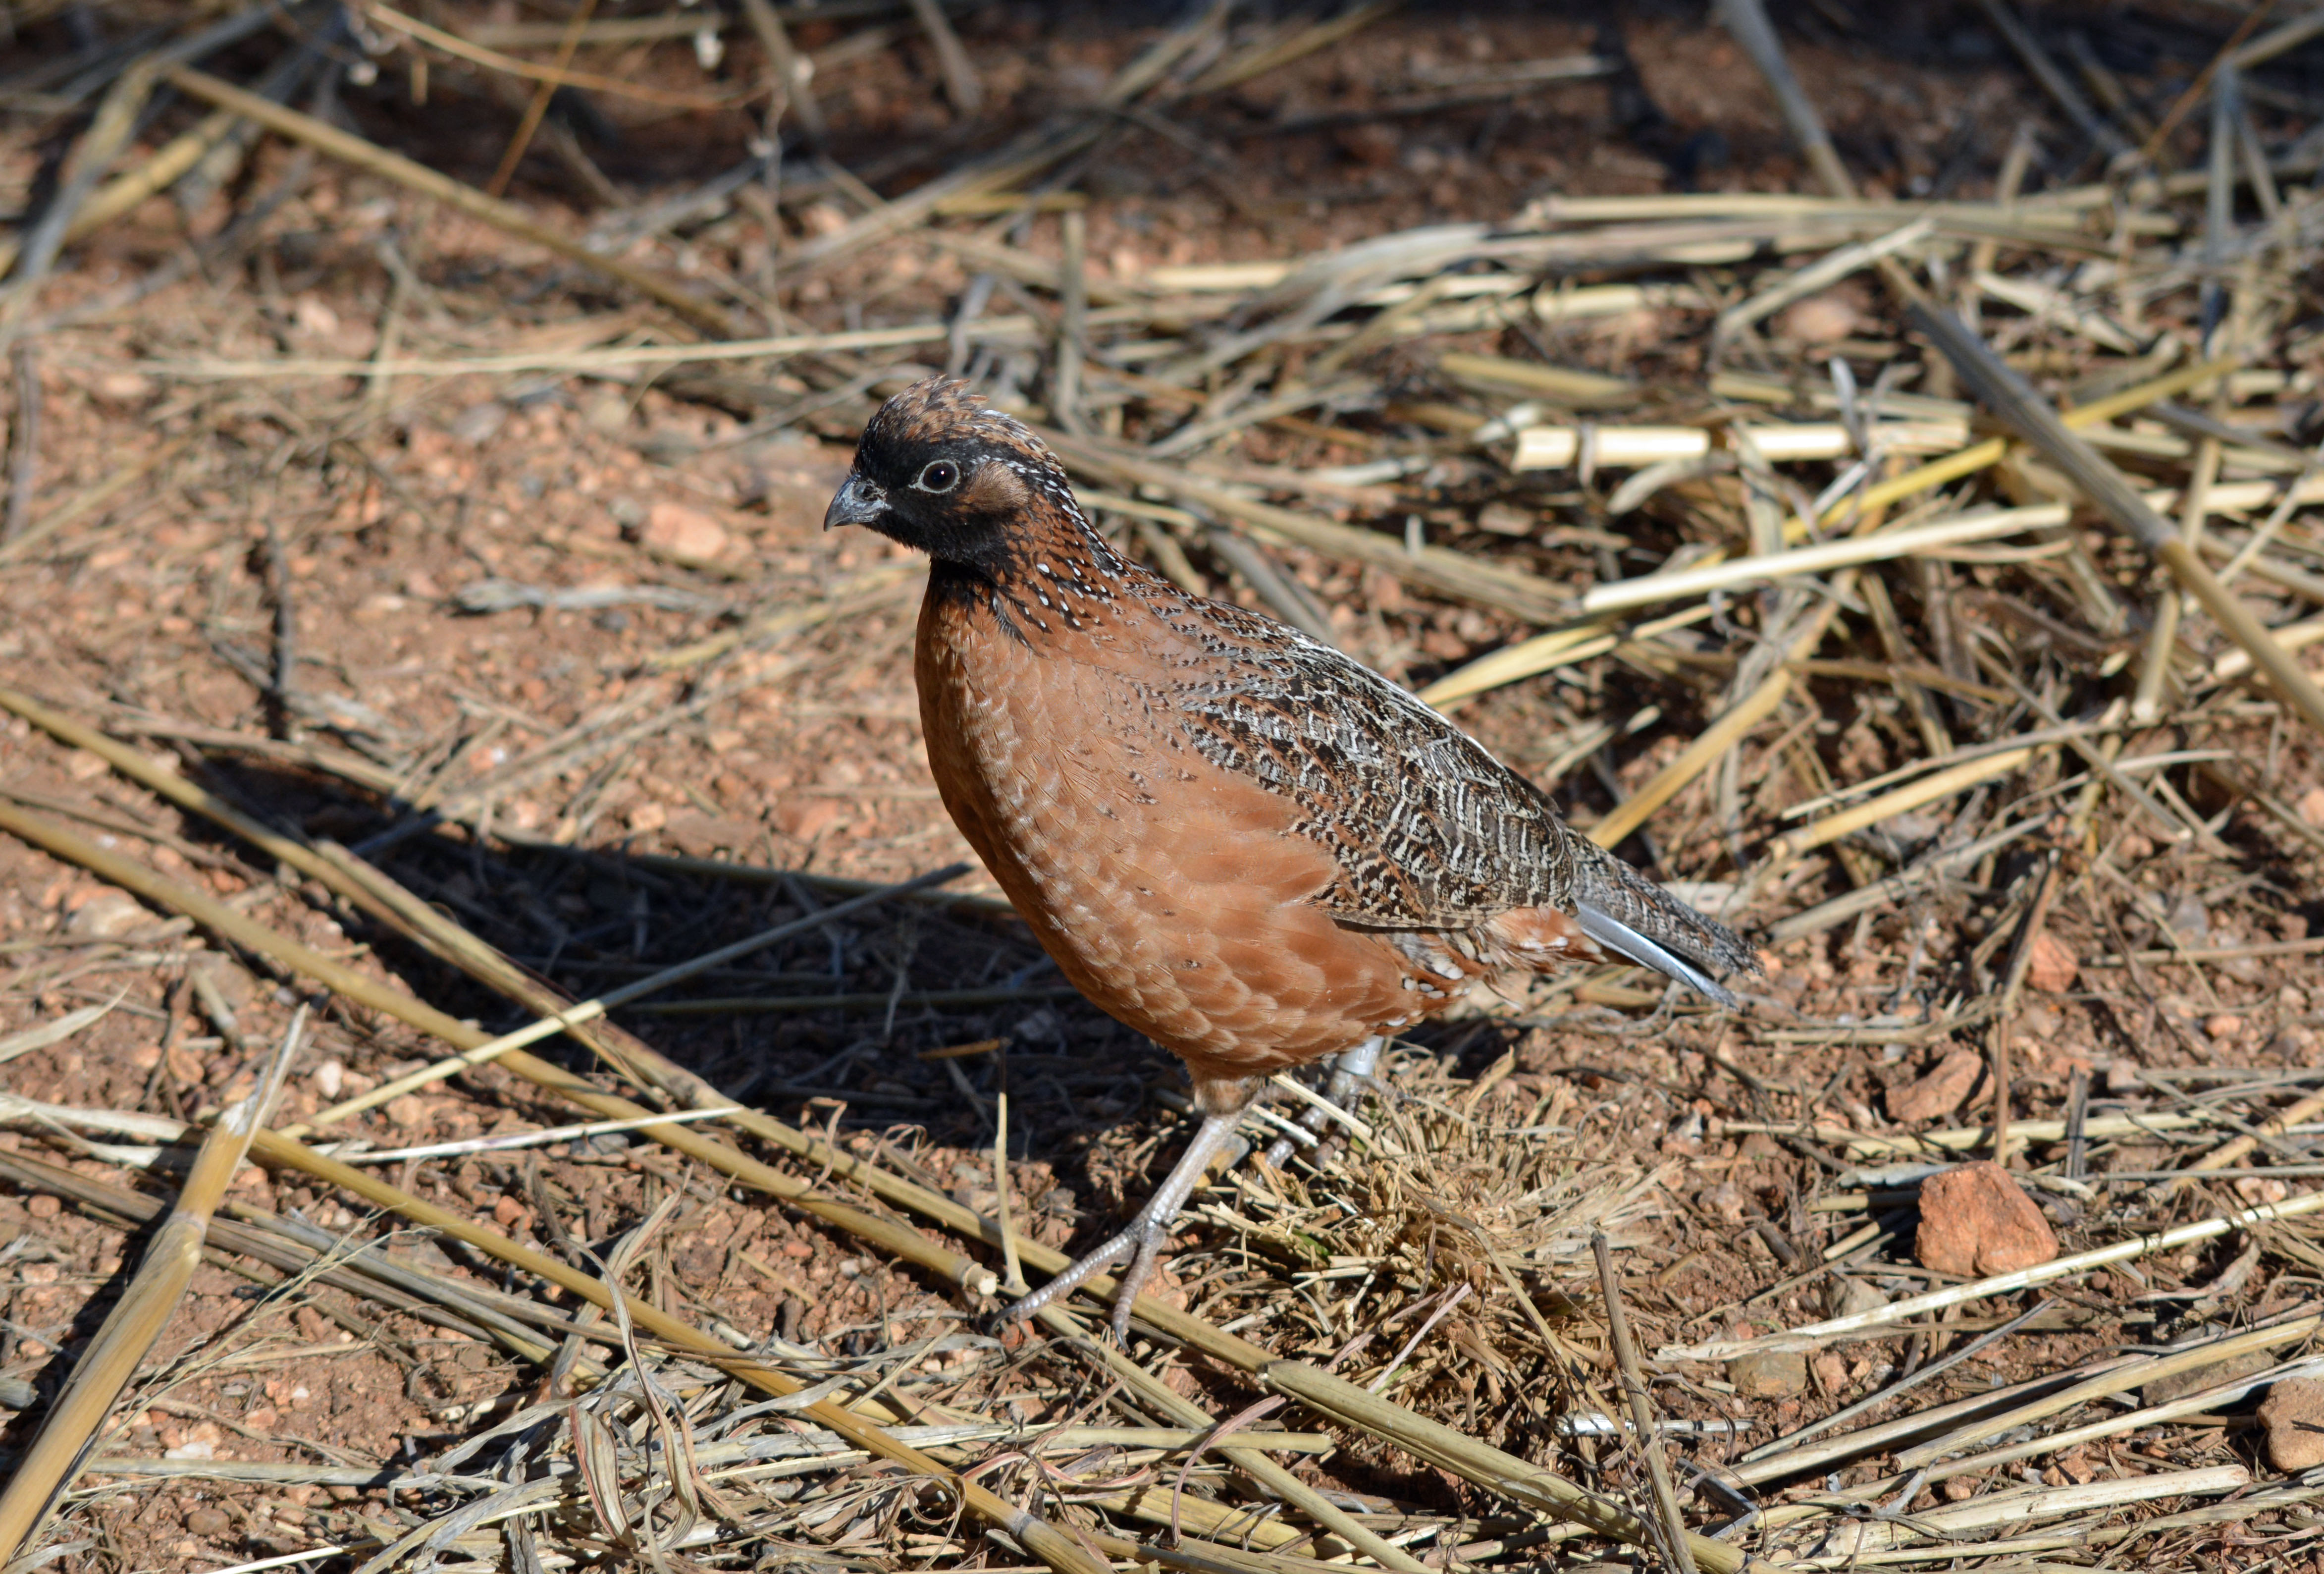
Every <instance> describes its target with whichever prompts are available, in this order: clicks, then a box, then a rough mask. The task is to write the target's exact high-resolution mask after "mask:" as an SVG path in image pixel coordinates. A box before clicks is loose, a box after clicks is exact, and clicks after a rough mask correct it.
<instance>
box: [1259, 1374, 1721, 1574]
mask: <svg viewBox="0 0 2324 1574" xmlns="http://www.w3.org/2000/svg"><path fill="white" fill-rule="evenodd" d="M1259 1375H1260V1377H1261V1378H1262V1379H1264V1380H1265V1381H1266V1383H1267V1384H1268V1386H1269V1387H1271V1388H1273V1389H1275V1390H1276V1391H1277V1393H1286V1394H1289V1395H1290V1396H1291V1397H1292V1398H1294V1399H1296V1400H1298V1401H1299V1402H1300V1403H1302V1404H1305V1405H1306V1406H1307V1407H1308V1408H1309V1409H1311V1410H1314V1411H1316V1412H1320V1413H1322V1414H1324V1415H1328V1416H1332V1417H1333V1418H1334V1419H1336V1420H1338V1421H1341V1422H1342V1423H1344V1424H1346V1425H1348V1426H1353V1427H1360V1428H1361V1429H1363V1430H1365V1431H1368V1432H1370V1433H1371V1434H1372V1435H1373V1436H1375V1437H1380V1438H1386V1439H1387V1440H1389V1441H1390V1442H1392V1443H1394V1444H1396V1445H1397V1447H1398V1448H1400V1449H1404V1450H1405V1451H1406V1452H1407V1453H1410V1454H1413V1455H1416V1456H1417V1457H1418V1458H1423V1459H1425V1460H1427V1461H1428V1462H1429V1463H1430V1464H1433V1465H1436V1466H1439V1467H1441V1468H1443V1469H1446V1470H1450V1471H1452V1473H1453V1474H1454V1475H1456V1476H1460V1477H1462V1478H1463V1479H1465V1480H1469V1481H1473V1482H1475V1483H1476V1484H1477V1485H1479V1486H1483V1487H1485V1488H1487V1489H1488V1490H1489V1491H1493V1492H1498V1493H1500V1494H1502V1495H1505V1496H1508V1497H1513V1498H1516V1499H1517V1501H1518V1502H1520V1503H1524V1504H1526V1505H1530V1506H1532V1507H1534V1508H1537V1509H1539V1510H1541V1511H1542V1512H1543V1513H1545V1514H1553V1515H1554V1516H1556V1517H1557V1518H1559V1519H1562V1520H1566V1521H1568V1522H1570V1523H1574V1524H1580V1525H1585V1526H1587V1527H1588V1528H1590V1529H1591V1530H1593V1531H1596V1532H1598V1533H1599V1534H1600V1535H1604V1536H1610V1537H1612V1538H1613V1539H1614V1540H1616V1541H1619V1542H1628V1543H1629V1544H1630V1545H1632V1546H1634V1547H1650V1546H1652V1545H1654V1544H1655V1537H1654V1533H1653V1532H1652V1531H1651V1530H1650V1529H1649V1528H1648V1527H1647V1526H1646V1523H1644V1522H1643V1521H1641V1520H1640V1519H1639V1518H1638V1517H1637V1515H1636V1514H1631V1513H1630V1512H1629V1511H1628V1510H1627V1509H1624V1508H1620V1507H1618V1506H1617V1505H1614V1504H1610V1503H1608V1502H1606V1501H1605V1500H1604V1499H1603V1498H1600V1497H1596V1496H1593V1495H1591V1494H1590V1493H1587V1492H1585V1491H1583V1490H1582V1488H1581V1487H1578V1486H1574V1485H1573V1484H1572V1482H1570V1481H1567V1480H1565V1479H1564V1478H1563V1477H1558V1476H1553V1475H1551V1474H1550V1473H1549V1472H1547V1471H1545V1470H1543V1469H1541V1468H1538V1467H1536V1466H1534V1465H1531V1464H1528V1463H1526V1461H1525V1460H1523V1459H1520V1458H1517V1456H1515V1455H1514V1454H1508V1453H1504V1452H1503V1451H1501V1450H1500V1449H1496V1448H1494V1447H1493V1446H1492V1445H1490V1444H1489V1443H1484V1442H1480V1441H1479V1440H1477V1439H1475V1438H1471V1437H1470V1436H1468V1435H1467V1434H1465V1433H1462V1432H1458V1431H1455V1430H1452V1428H1451V1427H1448V1426H1444V1425H1443V1424H1441V1423H1440V1422H1437V1421H1429V1420H1427V1419H1426V1418H1425V1417H1423V1416H1418V1415H1415V1414H1414V1413H1413V1412H1410V1411H1408V1410H1406V1409H1403V1408H1402V1407H1401V1406H1398V1405H1395V1404H1391V1403H1388V1401H1387V1400H1384V1399H1381V1398H1380V1397H1379V1396H1378V1395H1377V1394H1373V1393H1366V1392H1365V1391H1364V1390H1363V1389H1361V1388H1359V1387H1357V1386H1356V1385H1355V1384H1352V1383H1351V1382H1349V1381H1348V1380H1347V1379H1346V1378H1344V1377H1335V1376H1333V1375H1332V1374H1330V1373H1328V1372H1325V1371H1323V1370H1321V1369H1320V1368H1318V1367H1315V1366H1310V1365H1309V1364H1307V1363H1306V1362H1305V1361H1269V1362H1268V1364H1267V1366H1265V1367H1264V1368H1262V1369H1261V1371H1260V1373H1259ZM1685 1544H1686V1546H1687V1548H1688V1549H1689V1551H1692V1553H1693V1555H1694V1562H1695V1567H1696V1568H1697V1569H1706V1570H1708V1571H1709V1574H1739V1570H1741V1569H1743V1568H1744V1566H1745V1563H1746V1560H1745V1558H1744V1556H1743V1554H1742V1553H1741V1552H1740V1551H1737V1550H1736V1549H1735V1548H1733V1547H1730V1546H1728V1545H1727V1544H1726V1543H1725V1542H1714V1541H1712V1540H1711V1538H1710V1537H1708V1536H1702V1535H1697V1534H1695V1533H1694V1532H1692V1531H1690V1532H1685Z"/></svg>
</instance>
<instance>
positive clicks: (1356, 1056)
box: [1267, 1039, 1388, 1170]
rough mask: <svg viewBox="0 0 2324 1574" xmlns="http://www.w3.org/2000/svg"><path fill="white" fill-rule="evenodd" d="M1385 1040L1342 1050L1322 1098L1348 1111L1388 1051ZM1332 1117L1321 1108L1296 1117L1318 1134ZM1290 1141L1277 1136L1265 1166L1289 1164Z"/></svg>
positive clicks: (1271, 1145)
mask: <svg viewBox="0 0 2324 1574" xmlns="http://www.w3.org/2000/svg"><path fill="white" fill-rule="evenodd" d="M1387 1043H1388V1041H1387V1040H1385V1039H1366V1040H1365V1041H1364V1042H1362V1043H1360V1044H1358V1045H1357V1046H1356V1047H1355V1048H1354V1049H1351V1050H1342V1051H1340V1052H1339V1054H1338V1055H1336V1056H1335V1057H1333V1060H1332V1074H1331V1076H1330V1077H1329V1078H1327V1079H1325V1080H1324V1083H1323V1097H1325V1098H1326V1099H1328V1100H1330V1101H1331V1103H1332V1104H1333V1106H1334V1107H1336V1108H1339V1109H1347V1108H1350V1107H1351V1106H1353V1105H1354V1103H1355V1099H1356V1097H1357V1095H1359V1094H1360V1093H1361V1092H1362V1091H1363V1086H1364V1083H1365V1081H1366V1080H1367V1079H1369V1078H1370V1076H1371V1074H1372V1071H1373V1069H1374V1068H1375V1067H1377V1066H1378V1065H1379V1058H1380V1051H1381V1050H1382V1049H1384V1048H1386V1047H1387ZM1331 1119H1332V1114H1331V1111H1330V1110H1327V1109H1325V1108H1323V1106H1321V1105H1313V1104H1311V1105H1309V1106H1307V1108H1306V1110H1305V1112H1304V1113H1303V1114H1301V1116H1299V1124H1300V1125H1302V1126H1304V1127H1305V1128H1306V1129H1307V1130H1308V1131H1311V1132H1317V1133H1320V1132H1322V1131H1323V1127H1324V1126H1325V1125H1328V1124H1330V1122H1331ZM1291 1153H1292V1139H1291V1138H1289V1137H1288V1136H1280V1137H1277V1138H1276V1139H1275V1141H1274V1142H1273V1143H1269V1144H1268V1150H1267V1162H1268V1168H1270V1169H1275V1170H1280V1169H1282V1168H1283V1166H1284V1165H1285V1164H1286V1163H1288V1162H1290V1161H1291Z"/></svg>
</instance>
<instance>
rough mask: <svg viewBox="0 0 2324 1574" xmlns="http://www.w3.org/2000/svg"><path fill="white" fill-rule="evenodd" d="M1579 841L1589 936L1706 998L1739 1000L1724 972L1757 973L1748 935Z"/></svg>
mask: <svg viewBox="0 0 2324 1574" xmlns="http://www.w3.org/2000/svg"><path fill="white" fill-rule="evenodd" d="M1573 841H1574V893H1573V894H1574V911H1575V912H1576V913H1577V914H1578V915H1579V917H1580V919H1581V922H1582V931H1583V932H1584V933H1586V934H1587V935H1589V937H1590V938H1591V940H1595V941H1597V942H1598V943H1599V944H1600V946H1602V947H1604V948H1605V949H1608V950H1609V951H1613V952H1616V953H1618V955H1621V956H1624V957H1628V958H1629V959H1630V960H1631V961H1634V962H1636V963H1637V964H1638V965H1639V966H1641V967H1646V968H1655V970H1656V971H1658V972H1662V973H1667V974H1668V975H1670V977H1674V978H1675V979H1677V980H1678V981H1679V982H1681V983H1682V984H1684V985H1686V986H1688V987H1689V988H1691V989H1692V990H1694V991H1695V992H1696V993H1697V994H1699V995H1702V997H1703V998H1704V999H1706V1000H1711V1001H1715V1002H1717V1003H1718V1004H1719V1005H1724V1006H1727V1007H1729V1009H1732V1008H1734V1007H1735V1006H1736V1005H1738V1001H1737V1000H1736V998H1735V995H1734V994H1733V993H1732V992H1731V991H1729V989H1728V988H1727V987H1726V986H1724V985H1722V984H1721V983H1720V982H1719V978H1720V975H1721V974H1730V973H1757V972H1758V971H1759V958H1757V956H1756V955H1754V954H1753V952H1752V949H1751V948H1750V947H1749V946H1748V945H1747V944H1745V943H1744V940H1743V937H1742V936H1740V935H1738V934H1737V933H1736V932H1735V931H1733V930H1731V929H1729V928H1728V927H1727V926H1726V925H1725V924H1723V923H1720V921H1718V920H1717V919H1714V918H1707V917H1705V916H1704V915H1703V914H1701V913H1700V912H1696V911H1695V910H1694V909H1693V908H1692V907H1689V906H1688V905H1687V904H1686V903H1683V902H1681V901H1680V900H1679V899H1678V898H1677V897H1675V896H1673V895H1672V894H1671V893H1669V892H1667V891H1665V890H1664V889H1663V888H1662V887H1661V886H1659V885H1657V884H1655V883H1654V882H1653V881H1651V880H1649V879H1647V878H1646V876H1645V875H1641V874H1639V873H1638V872H1637V870H1636V869H1633V868H1631V867H1630V866H1629V865H1628V864H1626V863H1624V862H1622V860H1621V859H1619V858H1618V857H1616V856H1614V855H1613V854H1611V853H1609V852H1607V851H1606V850H1605V849H1604V848H1603V847H1600V846H1598V844H1597V843H1595V842H1593V841H1591V840H1589V839H1588V838H1583V837H1576V838H1573Z"/></svg>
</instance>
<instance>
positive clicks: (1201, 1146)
mask: <svg viewBox="0 0 2324 1574" xmlns="http://www.w3.org/2000/svg"><path fill="white" fill-rule="evenodd" d="M1241 1118H1242V1111H1240V1109H1238V1110H1234V1111H1231V1112H1228V1113H1223V1114H1218V1115H1206V1116H1203V1124H1202V1125H1200V1126H1198V1127H1196V1128H1195V1131H1194V1140H1193V1141H1192V1142H1190V1143H1187V1144H1186V1151H1185V1153H1184V1154H1182V1155H1181V1156H1180V1158H1179V1160H1178V1162H1177V1164H1176V1167H1175V1168H1173V1169H1172V1170H1171V1171H1170V1173H1169V1176H1168V1177H1167V1179H1166V1180H1163V1182H1162V1184H1161V1185H1160V1186H1159V1187H1158V1188H1157V1189H1156V1190H1155V1193H1154V1196H1153V1197H1152V1199H1149V1200H1148V1202H1147V1204H1146V1206H1145V1207H1144V1208H1139V1210H1138V1217H1137V1218H1133V1219H1131V1220H1130V1223H1129V1225H1128V1226H1127V1227H1125V1228H1124V1229H1123V1230H1122V1231H1121V1233H1120V1234H1119V1235H1117V1236H1113V1237H1112V1238H1111V1239H1110V1240H1108V1241H1107V1242H1106V1243H1105V1244H1104V1245H1102V1246H1099V1247H1098V1248H1097V1249H1096V1250H1095V1251H1093V1252H1090V1253H1089V1254H1087V1255H1084V1256H1083V1257H1081V1258H1079V1259H1078V1260H1076V1261H1075V1262H1074V1264H1072V1266H1070V1267H1068V1268H1067V1269H1065V1272H1064V1273H1060V1274H1058V1275H1057V1276H1056V1278H1054V1279H1052V1280H1050V1281H1049V1282H1047V1284H1044V1285H1042V1286H1041V1287H1040V1288H1039V1289H1038V1290H1036V1291H1034V1292H1032V1293H1030V1294H1029V1295H1023V1296H1019V1298H1018V1299H1017V1300H1016V1301H1013V1302H1011V1303H1010V1305H1009V1306H1008V1307H1007V1308H1006V1309H1004V1310H1002V1311H1001V1317H1000V1321H1001V1324H1002V1325H1004V1326H1006V1325H1007V1324H1010V1323H1016V1322H1024V1321H1027V1320H1028V1319H1031V1318H1032V1316H1033V1315H1034V1314H1035V1313H1036V1312H1037V1311H1039V1310H1041V1309H1042V1308H1044V1307H1046V1306H1047V1305H1048V1304H1049V1303H1050V1302H1052V1301H1056V1300H1059V1299H1060V1298H1062V1297H1064V1296H1066V1295H1069V1294H1071V1293H1072V1292H1074V1290H1076V1289H1078V1288H1079V1287H1080V1286H1081V1285H1083V1284H1084V1283H1086V1282H1088V1281H1089V1280H1090V1279H1092V1278H1093V1277H1094V1276H1095V1275H1096V1274H1097V1273H1099V1272H1101V1271H1102V1270H1103V1269H1106V1268H1110V1267H1111V1266H1112V1265H1113V1264H1116V1263H1119V1262H1120V1261H1121V1259H1122V1258H1123V1257H1125V1256H1127V1257H1129V1258H1130V1266H1129V1268H1128V1269H1127V1270H1126V1271H1125V1272H1124V1273H1122V1275H1121V1280H1120V1283H1119V1284H1117V1285H1116V1286H1115V1288H1114V1295H1113V1332H1114V1337H1115V1338H1119V1339H1120V1341H1121V1342H1122V1343H1123V1344H1124V1345H1125V1346H1126V1345H1128V1344H1129V1343H1130V1308H1131V1306H1132V1305H1133V1304H1134V1303H1135V1302H1136V1301H1137V1300H1138V1292H1139V1289H1140V1288H1141V1287H1142V1286H1143V1285H1144V1284H1145V1282H1146V1281H1147V1280H1148V1278H1150V1277H1152V1275H1153V1273H1154V1264H1155V1263H1156V1262H1157V1260H1159V1258H1160V1256H1161V1255H1162V1243H1163V1242H1165V1241H1167V1240H1168V1239H1169V1238H1170V1227H1171V1226H1172V1225H1173V1224H1175V1223H1176V1222H1177V1218H1178V1211H1179V1209H1181V1208H1184V1207H1185V1205H1186V1199H1187V1198H1188V1197H1189V1196H1191V1195H1193V1193H1194V1188H1195V1187H1196V1186H1198V1185H1200V1184H1201V1183H1202V1181H1203V1178H1204V1177H1206V1176H1207V1175H1209V1173H1210V1170H1211V1160H1212V1159H1213V1157H1214V1156H1215V1155H1216V1154H1217V1153H1218V1151H1219V1150H1220V1148H1222V1147H1223V1146H1224V1145H1225V1144H1226V1142H1227V1139H1228V1138H1229V1137H1231V1136H1232V1135H1233V1134H1234V1128H1235V1123H1236V1122H1237V1121H1239V1120H1240V1119H1241Z"/></svg>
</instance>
